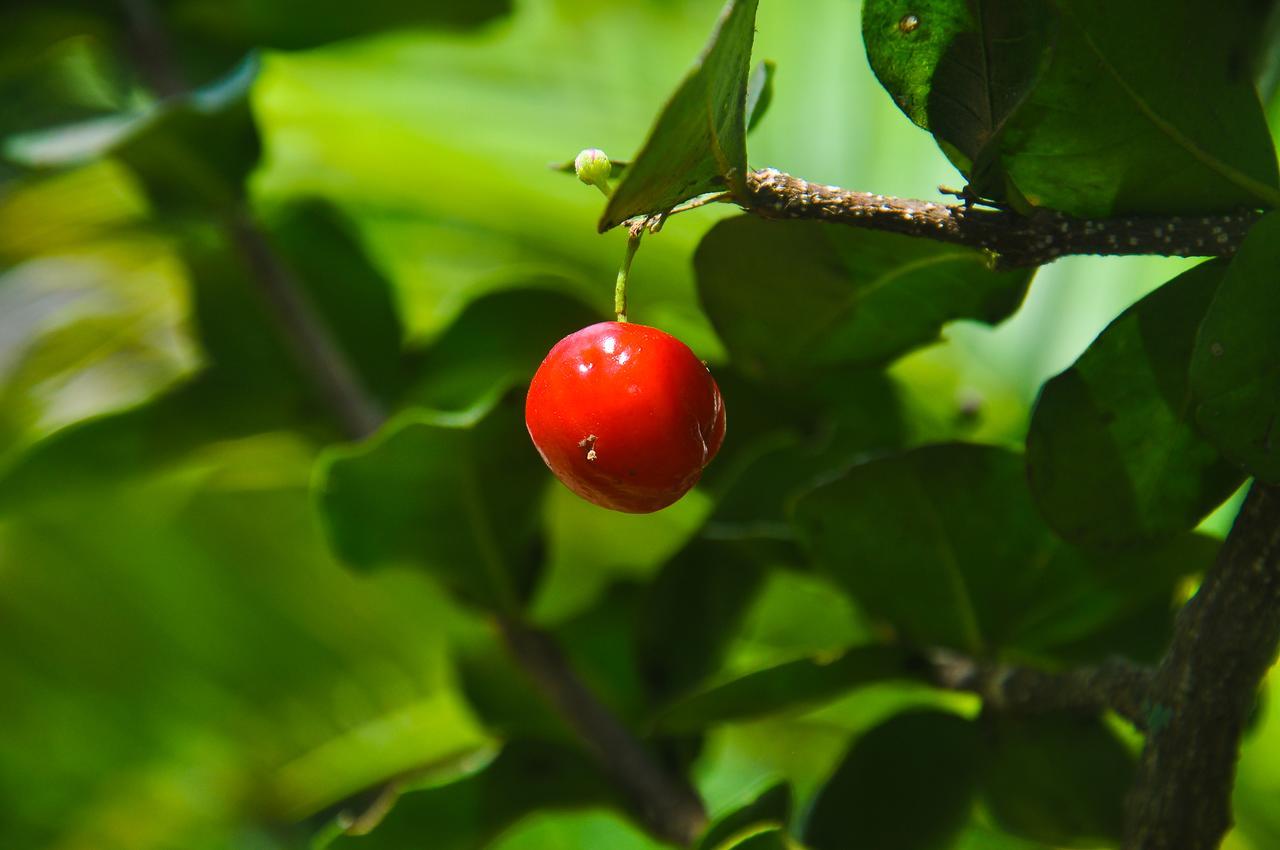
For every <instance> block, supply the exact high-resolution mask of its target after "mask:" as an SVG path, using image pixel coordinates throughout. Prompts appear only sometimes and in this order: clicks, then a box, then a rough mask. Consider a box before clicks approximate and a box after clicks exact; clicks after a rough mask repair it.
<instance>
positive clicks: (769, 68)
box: [746, 59, 778, 133]
mask: <svg viewBox="0 0 1280 850" xmlns="http://www.w3.org/2000/svg"><path fill="white" fill-rule="evenodd" d="M777 69H778V66H777V64H776V63H774V62H773V61H771V60H769V59H762V60H760V61H759V62H757V63H756V66H755V67H754V68H752V69H751V76H750V77H749V78H748V79H747V110H746V111H747V132H748V133H750V132H751V131H752V130H754V129H755V128H756V125H757V124H759V123H760V121H761V120H762V119H763V118H764V116H765V113H766V112H768V111H769V104H770V103H772V102H773V75H774V73H776V72H777Z"/></svg>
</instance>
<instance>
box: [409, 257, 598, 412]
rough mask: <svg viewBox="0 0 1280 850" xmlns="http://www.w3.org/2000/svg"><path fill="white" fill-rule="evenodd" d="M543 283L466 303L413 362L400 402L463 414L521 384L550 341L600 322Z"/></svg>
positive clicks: (530, 282) (531, 375)
mask: <svg viewBox="0 0 1280 850" xmlns="http://www.w3.org/2000/svg"><path fill="white" fill-rule="evenodd" d="M545 282H546V283H548V284H550V283H551V282H552V281H549V280H548V281H545ZM543 283H544V281H543V280H537V279H535V280H530V281H529V282H528V285H527V286H524V287H521V288H519V289H507V290H502V291H499V292H493V293H489V294H487V295H482V296H480V297H479V298H477V299H476V300H474V301H472V302H471V303H470V304H468V305H467V307H466V308H465V309H463V311H462V313H461V314H460V315H459V316H458V318H457V319H455V320H454V322H453V324H451V325H450V326H449V327H448V329H446V330H445V332H444V333H443V334H441V335H440V336H439V337H437V338H436V339H435V340H434V341H433V342H432V344H431V346H430V348H428V349H427V350H426V351H425V352H424V353H423V355H422V356H421V357H420V358H417V362H416V363H414V365H413V372H414V373H415V375H417V376H419V377H418V378H417V380H416V381H415V382H414V384H413V385H412V387H411V388H410V389H409V390H408V392H407V393H406V395H405V399H404V401H405V402H406V403H408V404H411V405H418V406H421V407H429V408H432V409H435V410H467V409H469V408H471V407H474V406H475V405H476V404H478V403H480V402H481V401H482V400H483V398H484V397H485V396H489V395H492V394H493V393H494V392H500V391H502V390H505V389H508V388H510V387H513V386H515V385H517V384H520V383H527V382H528V381H529V379H530V378H532V377H533V373H534V371H535V370H536V369H537V368H538V364H539V363H541V362H542V358H543V357H545V356H546V354H547V352H548V351H550V350H551V347H552V346H553V345H555V344H556V342H558V341H559V340H560V339H561V338H562V337H564V336H566V335H568V334H570V333H572V332H574V331H576V330H578V329H579V328H582V327H586V326H587V325H590V324H593V323H595V322H599V321H601V320H602V319H604V318H605V317H604V316H602V315H601V314H599V313H596V312H593V311H592V310H591V309H589V308H588V307H587V306H586V305H585V304H583V303H582V302H581V301H579V300H578V299H576V298H573V297H571V296H568V295H565V294H563V293H561V292H557V291H554V290H552V289H549V288H548V289H543V288H540V284H543Z"/></svg>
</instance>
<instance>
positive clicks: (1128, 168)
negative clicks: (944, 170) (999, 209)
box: [864, 0, 1280, 217]
mask: <svg viewBox="0 0 1280 850" xmlns="http://www.w3.org/2000/svg"><path fill="white" fill-rule="evenodd" d="M1054 6H1055V7H1056V8H1050V7H1049V5H1048V4H1047V3H1044V4H1042V3H1033V4H1025V3H1011V2H1006V0H981V2H977V3H971V2H966V0H938V2H926V3H925V4H923V5H921V4H919V3H916V4H912V3H907V2H903V0H875V2H872V3H869V4H868V6H867V13H866V16H865V17H864V36H865V38H866V42H867V52H868V56H869V57H870V59H871V62H872V66H873V68H874V69H875V70H876V73H877V75H878V76H879V77H880V79H881V82H882V83H884V85H885V87H886V88H887V89H888V90H889V92H890V94H892V95H893V96H894V99H895V100H896V101H897V102H898V104H899V105H900V106H902V108H903V110H904V111H905V112H906V113H907V114H908V115H910V116H911V118H912V120H914V121H916V123H918V124H920V125H921V126H923V127H927V128H928V129H930V130H931V131H932V132H933V133H934V135H935V136H936V137H937V139H938V141H939V143H940V145H941V146H942V148H943V150H944V151H946V152H947V154H948V155H949V156H951V158H952V159H953V161H955V162H956V164H957V165H958V166H959V167H960V168H961V170H962V171H964V172H965V173H966V175H967V176H969V178H970V180H971V181H972V182H973V184H974V186H975V189H976V190H977V191H978V193H979V194H983V195H986V196H993V197H1007V198H1009V199H1010V200H1011V201H1013V202H1015V203H1022V202H1029V203H1030V204H1032V205H1035V206H1045V207H1052V208H1054V209H1060V210H1064V211H1067V212H1070V213H1073V214H1075V215H1080V216H1091V217H1102V216H1107V215H1115V214H1123V213H1132V212H1148V213H1189V214H1194V213H1199V212H1205V211H1210V210H1221V211H1226V210H1230V209H1232V208H1235V207H1240V206H1257V205H1258V204H1260V203H1266V204H1270V205H1275V204H1277V203H1280V191H1278V190H1277V174H1276V162H1275V154H1274V150H1273V146H1272V144H1271V140H1270V137H1269V134H1268V133H1267V130H1266V124H1265V121H1264V119H1263V115H1262V111H1261V109H1260V108H1259V105H1258V100H1257V96H1256V95H1255V93H1254V91H1253V81H1252V79H1251V69H1250V68H1249V63H1248V61H1247V59H1246V58H1245V54H1246V53H1247V51H1248V45H1247V44H1246V42H1247V41H1248V39H1249V37H1250V35H1249V34H1250V32H1251V31H1252V26H1251V24H1252V19H1253V15H1252V14H1251V12H1252V10H1251V8H1250V0H1231V2H1229V3H1226V4H1221V3H1219V4H1213V5H1208V6H1206V5H1205V4H1203V3H1198V2H1195V0H1177V2H1173V3H1166V4H1163V5H1162V6H1161V8H1160V14H1158V15H1153V14H1151V8H1150V7H1149V6H1148V5H1147V4H1144V3H1140V2H1123V3H1116V2H1107V0H1056V2H1055V3H1054ZM908 15H911V16H914V19H915V22H916V23H915V25H914V26H912V25H910V24H908V23H907V20H908V19H907V16H908ZM1187 44H1195V45H1196V49H1195V50H1193V51H1188V50H1186V49H1185V45H1187ZM1170 174H1176V175H1178V178H1177V179H1176V180H1170V179H1167V176H1168V175H1170Z"/></svg>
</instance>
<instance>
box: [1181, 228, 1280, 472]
mask: <svg viewBox="0 0 1280 850" xmlns="http://www.w3.org/2000/svg"><path fill="white" fill-rule="evenodd" d="M1277 262H1280V215H1275V214H1272V215H1269V216H1267V217H1265V218H1263V219H1262V220H1261V221H1259V222H1258V223H1257V224H1256V225H1254V227H1253V229H1252V230H1251V231H1249V235H1248V236H1247V237H1246V238H1245V241H1244V244H1243V245H1241V246H1240V251H1239V252H1238V253H1237V254H1236V256H1235V258H1234V259H1232V261H1231V265H1230V267H1228V269H1227V272H1226V275H1225V276H1224V277H1223V279H1222V285H1221V286H1219V287H1218V292H1217V295H1216V296H1215V297H1214V299H1213V302H1212V303H1211V304H1210V305H1209V311H1208V313H1207V314H1206V315H1205V317H1204V322H1203V323H1202V324H1201V325H1200V333H1199V335H1198V336H1197V337H1196V345H1195V351H1194V353H1193V354H1192V356H1191V395H1192V398H1193V400H1194V402H1195V404H1196V422H1197V424H1198V425H1199V426H1200V428H1201V430H1202V431H1203V432H1204V434H1205V436H1206V437H1208V438H1209V440H1210V441H1212V442H1213V444H1214V445H1216V446H1217V447H1218V448H1219V449H1221V450H1222V453H1223V455H1225V456H1226V457H1227V459H1228V460H1230V461H1231V462H1233V463H1235V464H1238V465H1240V466H1241V467H1243V468H1244V469H1245V471H1247V472H1248V473H1250V474H1251V475H1255V476H1257V477H1258V478H1261V479H1263V480H1264V481H1271V482H1277V481H1280V430H1278V428H1277V424H1278V422H1280V336H1277V334H1276V332H1275V325H1274V323H1273V322H1271V321H1269V317H1273V316H1275V315H1276V311H1277V310H1278V309H1280V289H1278V288H1277V287H1276V285H1275V268H1276V264H1277Z"/></svg>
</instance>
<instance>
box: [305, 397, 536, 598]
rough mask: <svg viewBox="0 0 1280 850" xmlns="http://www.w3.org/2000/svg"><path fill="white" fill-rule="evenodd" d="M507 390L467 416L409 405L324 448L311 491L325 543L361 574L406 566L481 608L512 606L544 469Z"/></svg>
mask: <svg viewBox="0 0 1280 850" xmlns="http://www.w3.org/2000/svg"><path fill="white" fill-rule="evenodd" d="M521 413H522V405H521V403H520V399H519V398H516V397H515V396H512V395H508V396H506V397H505V398H503V399H501V400H499V401H498V402H497V403H496V404H494V405H493V406H492V408H491V409H489V410H487V411H486V410H477V411H475V412H473V413H472V414H470V415H467V416H456V415H455V416H447V415H443V414H430V413H425V412H424V413H414V412H409V413H406V414H404V415H403V416H400V417H398V418H397V419H396V420H394V421H393V422H391V423H389V424H388V425H387V426H386V427H384V428H383V429H382V430H381V431H380V432H379V433H378V434H377V435H375V436H374V438H373V439H371V440H369V441H367V442H365V443H362V444H359V445H355V446H351V447H343V448H335V449H332V450H330V451H329V452H328V453H327V455H326V456H325V457H324V458H323V460H322V461H321V466H320V470H319V474H318V477H317V483H316V490H317V498H318V500H319V504H320V508H321V513H322V516H323V518H324V520H325V523H326V526H327V530H328V532H329V537H330V540H331V541H332V543H333V546H334V549H335V550H336V551H337V553H338V554H339V556H340V557H341V558H342V559H343V560H345V561H346V562H347V563H348V564H350V565H351V566H353V567H356V568H359V569H370V568H373V567H378V566H384V565H389V564H412V565H415V566H418V567H420V568H422V569H425V570H427V571H429V572H431V573H433V574H435V575H437V576H438V577H439V578H440V580H441V581H442V582H443V583H445V584H446V585H448V586H450V587H452V588H454V589H456V590H458V591H459V592H461V593H462V594H464V595H465V596H466V597H468V598H470V599H472V600H473V601H477V602H479V603H480V604H483V605H486V606H492V607H498V608H507V609H510V608H511V607H513V606H515V605H516V603H517V600H518V599H519V598H522V597H524V596H526V595H527V593H528V592H529V590H530V588H531V585H532V582H533V579H534V577H535V572H536V568H537V565H538V562H539V560H540V559H539V557H538V556H539V552H538V548H539V543H540V537H539V533H538V526H539V522H538V520H539V502H540V496H541V494H542V492H543V488H544V487H545V484H546V477H547V476H546V469H545V467H544V466H543V464H542V463H541V461H539V459H538V456H537V453H536V452H535V451H534V450H533V448H532V447H531V446H530V445H529V443H528V437H527V435H526V434H525V429H524V424H523V417H522V416H521Z"/></svg>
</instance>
